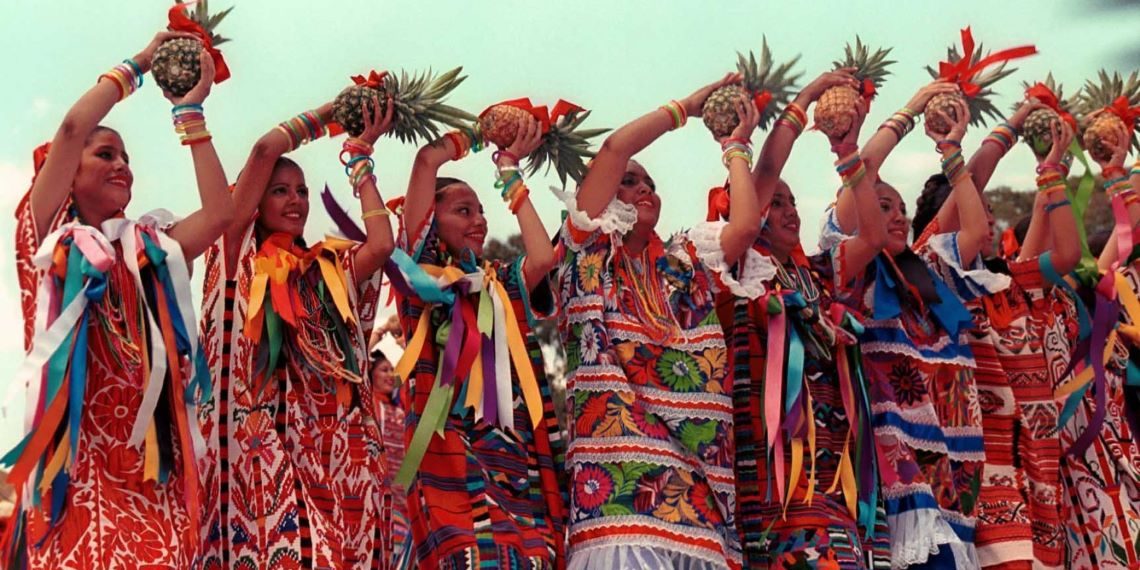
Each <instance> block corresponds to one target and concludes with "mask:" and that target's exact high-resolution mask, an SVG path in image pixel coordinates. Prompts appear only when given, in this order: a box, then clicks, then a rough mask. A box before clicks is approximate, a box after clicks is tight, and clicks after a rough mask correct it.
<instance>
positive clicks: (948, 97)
mask: <svg viewBox="0 0 1140 570" xmlns="http://www.w3.org/2000/svg"><path fill="white" fill-rule="evenodd" d="M1035 53H1037V48H1035V47H1033V46H1021V47H1015V48H1010V49H1005V50H1002V51H999V52H997V53H992V54H991V53H987V52H985V50H984V49H983V48H982V44H981V43H978V44H977V46H976V49H975V45H974V37H973V34H972V33H971V32H970V28H965V29H963V30H962V52H961V53H959V52H958V47H957V46H951V47H950V48H949V49H947V50H946V61H943V62H940V63H939V64H938V70H937V71H935V70H934V68H932V67H930V66H927V67H926V70H927V71H928V72H930V75H931V76H932V77H934V78H935V79H945V80H947V81H950V82H953V83H955V84H957V85H958V87H959V88H960V92H957V93H943V94H939V95H935V96H934V97H933V98H931V99H930V102H929V103H927V105H926V110H927V116H926V121H927V124H928V125H930V127H931V129H932V130H933V131H934V132H935V133H937V134H940V135H944V134H946V133H948V132H950V128H951V123H950V122H947V121H946V120H944V119H943V117H945V118H948V119H949V120H950V121H954V120H956V119H957V116H956V115H955V114H954V109H955V108H956V107H958V105H957V103H958V102H965V103H966V105H967V108H969V109H970V124H971V126H975V125H984V124H985V123H986V117H989V118H992V119H1000V118H1002V114H1001V111H999V110H998V108H997V107H996V106H995V105H994V103H993V101H991V100H990V98H991V97H993V95H994V92H993V90H992V89H991V87H992V86H993V85H994V84H995V83H997V82H998V81H999V80H1001V79H1002V78H1004V77H1007V76H1008V75H1010V74H1011V73H1013V72H1014V71H1017V70H1016V69H1015V68H1010V69H1006V64H1007V63H1008V62H1009V61H1010V60H1013V59H1018V58H1022V57H1027V56H1030V55H1033V54H1035ZM987 68H990V69H989V70H987ZM931 111H938V112H935V113H931ZM932 121H933V123H931V122H932Z"/></svg>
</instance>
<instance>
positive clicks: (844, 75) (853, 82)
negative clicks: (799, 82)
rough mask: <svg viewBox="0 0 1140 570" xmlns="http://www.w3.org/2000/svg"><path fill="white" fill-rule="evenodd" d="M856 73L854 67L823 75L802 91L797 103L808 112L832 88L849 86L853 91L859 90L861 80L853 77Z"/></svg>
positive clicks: (826, 72) (827, 72)
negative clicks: (808, 107) (809, 107)
mask: <svg viewBox="0 0 1140 570" xmlns="http://www.w3.org/2000/svg"><path fill="white" fill-rule="evenodd" d="M854 72H855V68H854V67H843V68H840V69H836V70H834V71H825V72H823V73H821V74H820V75H819V77H816V78H815V79H813V80H812V82H811V83H808V84H807V86H806V87H804V88H803V90H801V91H800V94H799V95H798V96H797V97H796V103H797V104H798V105H800V106H801V107H804V110H807V109H806V108H807V106H808V105H810V104H812V103H814V102H815V101H816V100H817V99H819V96H820V95H823V93H824V91H827V90H828V89H831V88H832V87H836V86H839V85H847V86H848V87H851V88H852V89H855V90H858V89H859V80H857V79H855V76H854V75H852V74H853V73H854Z"/></svg>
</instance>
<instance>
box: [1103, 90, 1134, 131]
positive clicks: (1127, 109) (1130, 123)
mask: <svg viewBox="0 0 1140 570" xmlns="http://www.w3.org/2000/svg"><path fill="white" fill-rule="evenodd" d="M1128 103H1129V101H1128V98H1127V97H1125V96H1123V95H1121V96H1120V97H1117V98H1116V99H1114V100H1113V101H1112V104H1111V105H1109V106H1107V107H1105V108H1104V110H1105V111H1106V112H1109V113H1112V114H1113V115H1116V116H1117V117H1120V120H1121V121H1124V125H1125V126H1126V127H1128V134H1132V133H1133V132H1134V131H1135V130H1136V119H1140V105H1137V106H1135V107H1133V106H1129V104H1128Z"/></svg>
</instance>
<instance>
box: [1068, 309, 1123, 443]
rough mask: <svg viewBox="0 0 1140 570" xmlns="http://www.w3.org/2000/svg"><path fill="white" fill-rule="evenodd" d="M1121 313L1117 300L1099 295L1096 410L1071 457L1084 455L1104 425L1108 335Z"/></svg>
mask: <svg viewBox="0 0 1140 570" xmlns="http://www.w3.org/2000/svg"><path fill="white" fill-rule="evenodd" d="M1119 313H1120V305H1119V304H1117V302H1116V301H1115V300H1112V299H1109V298H1107V297H1105V296H1103V295H1100V294H1098V295H1097V298H1096V313H1095V316H1094V317H1093V330H1092V347H1091V349H1090V350H1091V353H1092V354H1091V356H1092V367H1093V393H1094V395H1095V397H1096V409H1095V410H1093V415H1092V418H1090V419H1089V425H1088V426H1087V427H1085V431H1084V432H1083V433H1081V435H1080V437H1078V438H1077V440H1076V441H1074V442H1073V445H1072V446H1071V447H1069V449H1068V450H1067V451H1066V452H1065V454H1066V455H1068V456H1070V457H1077V456H1080V455H1083V454H1084V452H1085V451H1086V450H1088V448H1089V446H1090V445H1092V442H1093V440H1094V439H1096V438H1097V437H1098V436H1099V435H1100V428H1101V426H1102V425H1104V416H1105V412H1106V409H1105V408H1106V407H1107V406H1106V402H1105V399H1106V394H1105V391H1106V386H1105V384H1106V383H1105V370H1104V349H1105V346H1106V345H1107V342H1108V333H1109V331H1110V330H1111V329H1112V326H1113V324H1114V323H1115V322H1116V318H1117V316H1118V315H1119Z"/></svg>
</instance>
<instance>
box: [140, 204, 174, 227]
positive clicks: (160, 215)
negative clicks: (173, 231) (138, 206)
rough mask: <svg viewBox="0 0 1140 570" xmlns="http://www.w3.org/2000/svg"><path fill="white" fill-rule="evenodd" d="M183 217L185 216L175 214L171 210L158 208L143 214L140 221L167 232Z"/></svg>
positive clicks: (141, 223)
mask: <svg viewBox="0 0 1140 570" xmlns="http://www.w3.org/2000/svg"><path fill="white" fill-rule="evenodd" d="M183 219H184V218H182V217H181V216H175V215H174V214H173V213H171V212H170V210H166V209H163V208H158V209H157V210H151V211H149V212H147V213H145V214H143V215H142V217H141V218H139V222H138V223H139V224H140V225H143V226H150V227H152V228H155V229H158V230H162V231H164V232H165V231H169V230H170V228H173V227H174V226H175V225H176V224H177V223H178V222H181V221H182V220H183Z"/></svg>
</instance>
